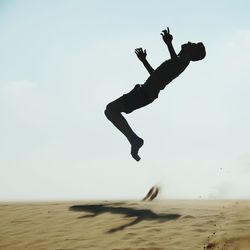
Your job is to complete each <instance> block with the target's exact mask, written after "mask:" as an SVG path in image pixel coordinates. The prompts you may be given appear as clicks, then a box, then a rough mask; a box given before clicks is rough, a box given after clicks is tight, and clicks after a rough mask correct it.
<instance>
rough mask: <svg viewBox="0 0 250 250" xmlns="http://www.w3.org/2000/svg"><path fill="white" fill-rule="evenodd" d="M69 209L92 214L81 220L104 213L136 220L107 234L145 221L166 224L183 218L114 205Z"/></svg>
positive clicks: (82, 206)
mask: <svg viewBox="0 0 250 250" xmlns="http://www.w3.org/2000/svg"><path fill="white" fill-rule="evenodd" d="M119 204H121V203H119ZM115 205H117V204H115ZM69 209H70V210H71V211H74V212H88V213H91V214H88V215H83V216H81V217H79V219H82V218H87V217H95V216H97V215H100V214H102V213H112V214H122V215H124V216H125V217H133V218H135V219H134V220H133V221H132V222H129V223H127V224H124V225H122V226H119V227H116V228H112V229H110V230H108V231H107V233H115V232H117V231H120V230H123V229H125V228H127V227H129V226H132V225H135V224H137V223H139V222H141V221H143V220H155V221H159V222H165V221H169V220H177V219H178V218H179V217H180V216H181V215H180V214H165V213H160V214H157V213H155V212H152V211H151V210H149V209H135V208H130V207H121V206H114V204H108V205H107V204H106V205H105V204H94V205H74V206H71V207H70V208H69Z"/></svg>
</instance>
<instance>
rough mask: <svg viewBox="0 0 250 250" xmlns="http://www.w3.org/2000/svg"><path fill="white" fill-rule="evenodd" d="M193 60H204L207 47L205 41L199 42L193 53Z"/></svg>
mask: <svg viewBox="0 0 250 250" xmlns="http://www.w3.org/2000/svg"><path fill="white" fill-rule="evenodd" d="M190 56H191V60H192V61H199V60H202V59H203V58H204V57H205V56H206V49H205V46H204V44H203V43H197V44H196V46H195V48H194V49H193V50H192V53H191V55H190Z"/></svg>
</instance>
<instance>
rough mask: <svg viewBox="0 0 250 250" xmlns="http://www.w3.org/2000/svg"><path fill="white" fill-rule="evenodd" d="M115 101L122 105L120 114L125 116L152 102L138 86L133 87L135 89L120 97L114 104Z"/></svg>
mask: <svg viewBox="0 0 250 250" xmlns="http://www.w3.org/2000/svg"><path fill="white" fill-rule="evenodd" d="M117 101H118V102H122V104H123V110H122V112H125V113H126V114H129V113H131V112H133V111H134V110H136V109H139V108H142V107H144V106H146V105H148V104H150V103H151V102H153V100H151V99H150V98H149V97H148V96H147V94H146V93H145V91H144V90H143V88H142V87H141V85H139V84H137V85H135V87H134V88H133V89H132V90H131V91H130V92H129V93H127V94H125V95H123V96H121V97H120V98H118V99H117V100H115V101H114V102H117Z"/></svg>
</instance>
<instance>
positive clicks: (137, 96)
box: [104, 28, 206, 161]
mask: <svg viewBox="0 0 250 250" xmlns="http://www.w3.org/2000/svg"><path fill="white" fill-rule="evenodd" d="M161 36H162V39H163V41H164V42H165V44H166V45H167V47H168V50H169V53H170V59H169V60H166V61H164V62H163V63H162V64H161V65H160V66H159V67H158V68H156V69H155V70H154V69H153V68H152V67H151V65H150V64H149V62H148V61H147V59H146V56H147V52H146V50H143V49H142V48H137V49H135V54H136V55H137V57H138V59H139V60H140V61H141V62H142V63H143V65H144V66H145V68H146V69H147V71H148V73H149V74H150V76H149V77H148V79H147V80H146V82H145V83H144V84H143V85H139V84H137V85H135V87H134V88H133V89H132V90H131V91H130V92H129V93H127V94H125V95H123V96H121V97H120V98H118V99H116V100H115V101H113V102H111V103H109V104H108V105H107V107H106V110H105V112H104V113H105V115H106V117H107V118H108V119H109V120H110V121H111V122H112V123H113V124H114V125H115V126H116V128H117V129H119V130H120V131H121V132H122V133H123V134H124V135H125V136H126V138H127V139H128V141H129V142H130V144H131V155H132V157H133V158H134V159H135V160H136V161H139V160H140V156H139V155H138V151H139V149H140V148H141V147H142V145H143V143H144V141H143V139H142V138H140V137H139V136H138V135H137V134H136V133H135V132H134V131H133V130H132V128H131V127H130V126H129V124H128V122H127V120H126V119H125V118H124V116H123V115H122V114H121V113H122V112H125V113H126V114H129V113H131V112H133V111H134V110H136V109H139V108H142V107H144V106H146V105H148V104H150V103H152V102H153V101H154V100H155V99H156V98H158V95H159V92H160V91H161V90H163V89H164V88H165V87H166V85H168V84H169V83H170V82H171V81H172V80H173V79H175V78H176V77H177V76H179V75H180V74H181V73H182V72H183V71H184V70H185V69H186V67H187V66H188V65H189V63H190V61H199V60H202V59H203V58H204V57H205V56H206V50H205V47H204V45H203V43H201V42H199V43H191V42H188V43H185V44H183V45H182V46H181V50H180V52H179V54H176V52H175V50H174V47H173V45H172V40H173V36H172V35H171V34H170V33H169V28H167V30H163V31H162V33H161Z"/></svg>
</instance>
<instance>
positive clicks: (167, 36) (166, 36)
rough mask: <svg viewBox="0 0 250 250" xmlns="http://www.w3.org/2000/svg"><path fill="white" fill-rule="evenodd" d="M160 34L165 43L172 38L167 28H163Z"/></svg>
mask: <svg viewBox="0 0 250 250" xmlns="http://www.w3.org/2000/svg"><path fill="white" fill-rule="evenodd" d="M161 36H162V39H163V41H164V42H165V43H166V44H169V43H171V42H172V40H173V36H172V35H171V34H170V33H169V28H167V30H163V31H162V33H161Z"/></svg>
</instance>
